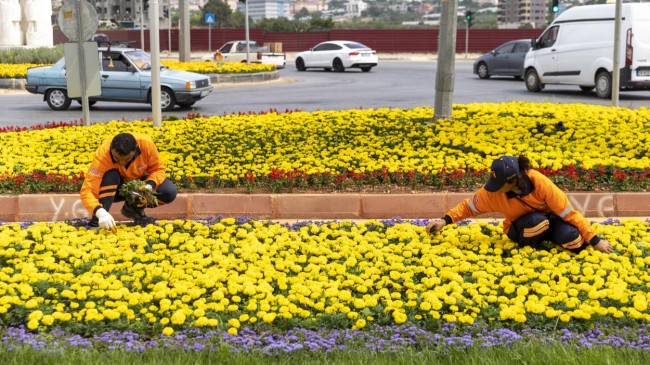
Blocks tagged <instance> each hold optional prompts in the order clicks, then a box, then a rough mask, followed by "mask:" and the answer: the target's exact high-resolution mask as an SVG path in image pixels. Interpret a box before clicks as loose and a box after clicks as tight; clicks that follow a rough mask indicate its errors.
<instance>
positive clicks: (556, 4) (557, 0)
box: [551, 0, 560, 13]
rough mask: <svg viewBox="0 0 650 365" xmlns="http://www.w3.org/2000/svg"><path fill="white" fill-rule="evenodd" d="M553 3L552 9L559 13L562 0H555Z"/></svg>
mask: <svg viewBox="0 0 650 365" xmlns="http://www.w3.org/2000/svg"><path fill="white" fill-rule="evenodd" d="M552 3H553V5H552V6H551V11H552V12H554V13H557V12H558V11H560V0H553V1H552Z"/></svg>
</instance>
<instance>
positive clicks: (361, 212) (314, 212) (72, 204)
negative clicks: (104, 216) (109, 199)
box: [0, 192, 650, 222]
mask: <svg viewBox="0 0 650 365" xmlns="http://www.w3.org/2000/svg"><path fill="white" fill-rule="evenodd" d="M471 195H472V194H471V193H454V192H440V193H413V194H372V193H345V194H329V193H325V194H294V193H292V194H230V193H223V194H204V193H186V194H179V195H178V197H177V199H176V200H175V201H174V202H173V203H172V204H169V205H164V206H161V207H159V208H156V209H148V210H147V214H148V215H150V216H152V217H154V218H158V219H193V218H205V217H208V216H213V217H214V216H222V217H239V216H246V217H251V218H256V219H355V220H356V219H388V218H395V217H400V218H404V219H413V218H438V217H442V216H443V215H444V213H445V212H447V211H448V210H449V209H450V208H452V207H454V206H455V205H456V204H458V203H459V202H461V201H462V200H463V199H466V198H469V197H471ZM567 195H568V196H569V199H570V201H571V203H572V204H573V207H574V208H575V209H576V210H578V211H580V212H581V213H582V214H583V215H584V216H585V217H588V218H602V219H606V218H610V217H648V216H650V194H649V193H595V192H594V193H591V192H586V193H568V194H567ZM121 206H122V203H116V204H115V205H114V206H113V207H112V208H111V214H113V215H114V216H115V218H116V219H117V220H127V219H126V218H125V217H123V216H122V215H121V214H119V211H120V208H121ZM87 216H88V213H87V212H86V210H85V209H84V207H83V205H82V204H81V201H80V200H79V195H78V194H33V195H31V194H30V195H17V196H6V195H5V196H0V221H2V222H25V221H46V222H49V221H65V220H69V219H75V218H83V217H87ZM482 217H483V218H500V217H501V216H500V215H498V214H492V215H483V216H482Z"/></svg>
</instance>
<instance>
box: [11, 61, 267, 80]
mask: <svg viewBox="0 0 650 365" xmlns="http://www.w3.org/2000/svg"><path fill="white" fill-rule="evenodd" d="M161 64H162V65H163V66H166V67H169V68H171V69H173V70H181V71H192V72H197V73H202V74H242V73H256V72H268V71H273V70H275V66H274V65H262V64H256V63H251V64H246V63H240V62H225V63H223V64H221V65H218V64H217V63H216V62H200V61H189V62H180V61H172V60H163V61H161ZM40 66H49V65H39V64H32V63H20V64H8V63H0V79H24V78H26V77H27V69H29V68H31V67H40Z"/></svg>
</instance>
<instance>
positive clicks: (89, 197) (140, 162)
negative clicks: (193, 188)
mask: <svg viewBox="0 0 650 365" xmlns="http://www.w3.org/2000/svg"><path fill="white" fill-rule="evenodd" d="M126 180H142V181H145V182H146V185H145V187H144V188H146V189H150V190H152V191H154V194H155V196H156V198H157V200H158V203H159V204H168V203H171V202H172V201H174V199H176V194H177V190H176V186H174V184H173V183H172V182H171V181H170V180H169V179H167V177H166V174H165V168H164V166H163V165H162V164H161V162H160V158H159V156H158V150H157V149H156V146H155V145H154V143H153V141H152V140H151V138H150V137H149V136H146V135H144V134H139V133H132V134H131V133H120V134H118V135H117V136H115V137H114V138H112V139H107V140H106V141H104V142H103V143H102V144H101V146H99V148H98V149H97V151H95V156H94V157H93V162H92V164H91V165H90V168H89V169H88V172H87V173H86V176H85V179H84V182H83V184H82V186H81V191H80V195H81V201H82V203H83V205H84V207H85V208H86V209H87V210H88V212H89V213H90V215H91V216H92V218H91V220H90V226H91V227H100V228H104V229H109V230H112V231H115V230H116V227H115V219H113V216H112V215H111V214H110V213H109V210H110V209H111V205H113V202H119V201H125V199H124V197H122V196H121V195H120V194H118V191H119V188H120V186H121V185H122V184H123V183H124V182H125V181H126ZM144 208H146V206H144V205H143V206H134V205H132V204H129V203H128V202H126V201H125V203H124V206H123V207H122V210H121V213H122V215H123V216H125V217H127V218H129V219H133V220H134V222H135V223H136V224H143V223H144V224H146V223H147V221H148V220H147V216H146V215H145V213H144Z"/></svg>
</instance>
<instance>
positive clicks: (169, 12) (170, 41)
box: [167, 0, 172, 54]
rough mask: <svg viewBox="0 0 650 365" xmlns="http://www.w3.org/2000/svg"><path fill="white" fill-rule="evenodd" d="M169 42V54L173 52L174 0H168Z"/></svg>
mask: <svg viewBox="0 0 650 365" xmlns="http://www.w3.org/2000/svg"><path fill="white" fill-rule="evenodd" d="M167 44H168V45H169V54H171V53H172V0H167Z"/></svg>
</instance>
